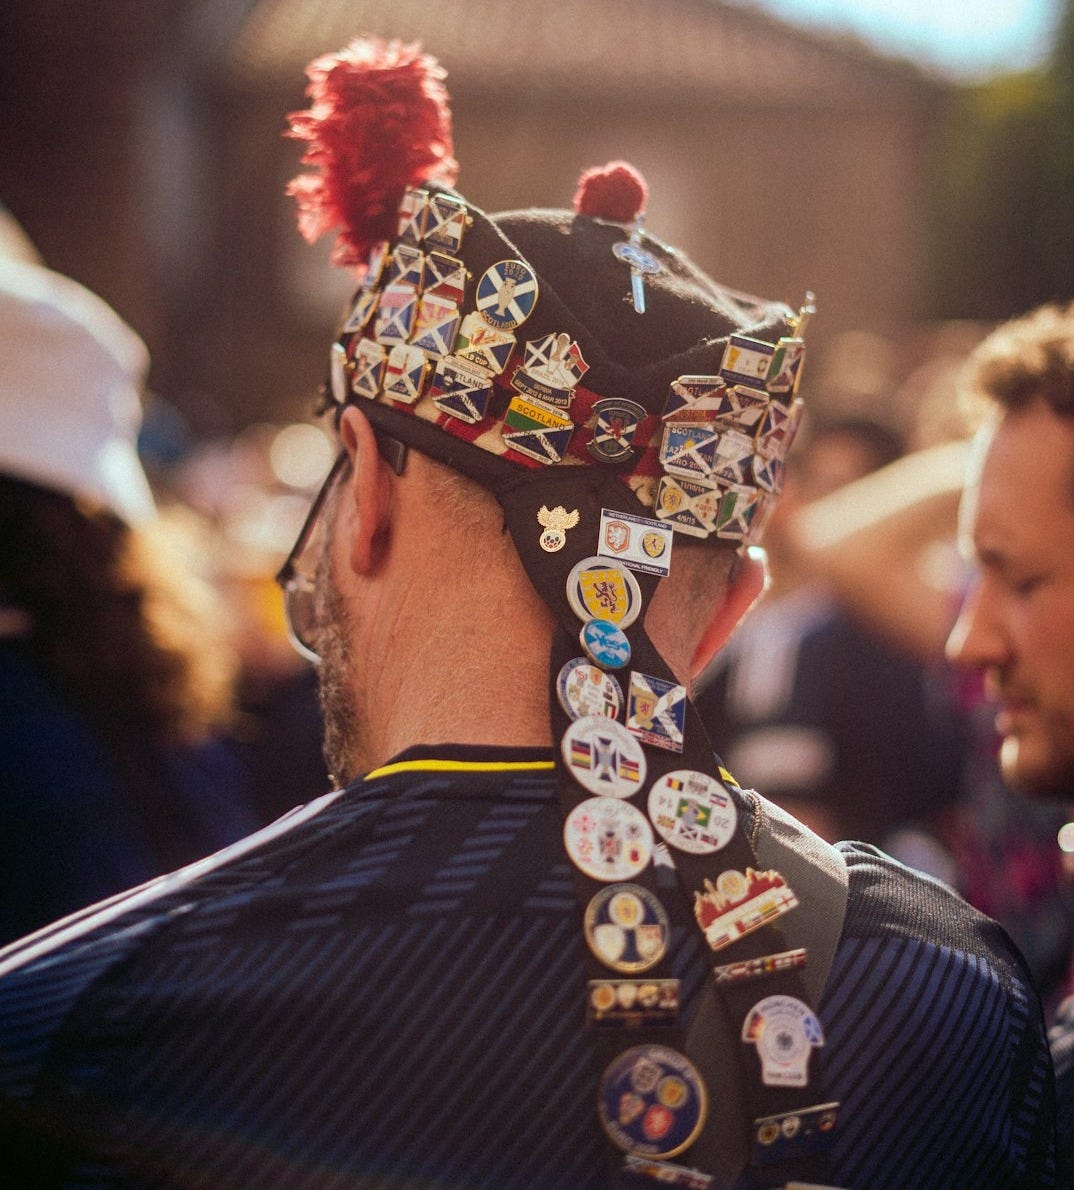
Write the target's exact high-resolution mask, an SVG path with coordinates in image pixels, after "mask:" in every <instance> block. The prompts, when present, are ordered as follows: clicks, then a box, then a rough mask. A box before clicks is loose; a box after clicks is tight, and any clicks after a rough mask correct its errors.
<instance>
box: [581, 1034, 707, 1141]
mask: <svg viewBox="0 0 1074 1190" xmlns="http://www.w3.org/2000/svg"><path fill="white" fill-rule="evenodd" d="M597 1110H598V1111H599V1113H600V1122H601V1124H602V1126H603V1128H604V1131H605V1132H606V1133H607V1134H608V1137H609V1139H610V1140H611V1141H612V1143H613V1144H615V1145H617V1146H618V1147H619V1148H620V1149H622V1150H623V1151H624V1152H626V1153H636V1154H639V1155H641V1156H645V1157H653V1158H657V1159H660V1158H664V1157H674V1156H676V1155H677V1154H679V1153H681V1152H682V1151H683V1150H684V1149H687V1148H689V1146H690V1145H692V1144H693V1142H694V1141H695V1140H696V1139H697V1137H698V1134H699V1133H700V1132H701V1129H702V1128H703V1127H704V1124H705V1115H706V1113H707V1110H708V1095H707V1093H706V1091H705V1084H704V1083H703V1082H702V1080H701V1075H700V1074H699V1073H698V1072H697V1069H696V1067H695V1066H694V1065H693V1063H692V1062H690V1060H689V1059H688V1058H685V1057H684V1056H683V1055H682V1054H680V1053H679V1052H678V1051H677V1050H673V1049H669V1048H668V1047H667V1046H666V1045H636V1046H634V1047H633V1048H632V1049H628V1050H626V1051H625V1052H624V1053H622V1054H620V1055H619V1056H618V1057H617V1058H615V1059H614V1061H612V1062H611V1063H610V1065H609V1066H608V1068H607V1069H606V1070H605V1071H604V1074H603V1075H602V1076H601V1080H600V1089H599V1091H598V1092H597Z"/></svg>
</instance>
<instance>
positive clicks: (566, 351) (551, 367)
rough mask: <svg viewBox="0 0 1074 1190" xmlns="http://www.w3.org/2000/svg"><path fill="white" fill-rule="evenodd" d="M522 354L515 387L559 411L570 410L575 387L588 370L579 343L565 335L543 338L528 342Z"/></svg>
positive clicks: (513, 380) (515, 378) (515, 376)
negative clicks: (522, 358) (522, 357)
mask: <svg viewBox="0 0 1074 1190" xmlns="http://www.w3.org/2000/svg"><path fill="white" fill-rule="evenodd" d="M523 354H524V357H525V358H524V360H523V362H522V364H521V365H520V366H519V367H518V368H516V369H515V372H514V375H513V376H512V377H511V386H512V388H514V389H515V391H516V392H520V393H523V394H524V395H525V396H527V397H532V398H533V399H534V400H535V401H543V402H544V404H546V405H551V406H553V407H554V408H556V409H569V408H570V404H571V401H572V400H573V398H574V390H575V387H576V386H577V384H578V382H579V381H580V380H581V379H582V377H583V376H584V375H585V373H586V372H588V371H589V365H588V364H587V363H586V362H585V360H584V359H583V358H582V349H581V348H580V347H579V346H578V344H577V343H576V342H575V341H574V340H573V339H572V338H571V337H570V335H568V334H567V333H566V332H563V333H561V334H558V335H544V336H543V337H542V338H540V339H531V340H530V341H529V342H527V343H526V346H525V348H524V352H523Z"/></svg>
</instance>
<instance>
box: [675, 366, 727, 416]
mask: <svg viewBox="0 0 1074 1190" xmlns="http://www.w3.org/2000/svg"><path fill="white" fill-rule="evenodd" d="M726 391H727V381H726V380H724V378H723V377H722V376H680V377H679V378H678V379H677V380H673V381H672V382H671V388H670V389H669V390H668V395H667V399H666V400H665V402H664V412H663V414H662V415H661V416H662V418H663V420H664V421H672V420H674V421H702V422H703V421H715V420H716V418H717V417H718V416H719V415H720V412H721V410H722V409H723V394H724V393H725V392H726Z"/></svg>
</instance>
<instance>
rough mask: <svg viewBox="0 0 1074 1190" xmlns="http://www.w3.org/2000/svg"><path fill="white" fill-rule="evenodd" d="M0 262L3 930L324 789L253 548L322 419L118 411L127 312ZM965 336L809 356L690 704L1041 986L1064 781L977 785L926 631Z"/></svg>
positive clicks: (290, 530) (1058, 889)
mask: <svg viewBox="0 0 1074 1190" xmlns="http://www.w3.org/2000/svg"><path fill="white" fill-rule="evenodd" d="M0 278H2V284H0V295H2V296H0V302H2V305H0V444H2V445H0V520H2V521H3V528H2V531H0V791H2V796H3V799H4V808H3V813H4V821H5V831H4V833H3V836H2V837H3V842H2V844H0V848H2V856H0V943H2V942H6V941H9V940H10V939H12V938H14V937H16V936H19V935H21V934H24V933H26V932H28V931H29V930H32V929H35V928H37V927H38V926H41V925H44V924H45V923H46V922H48V921H51V920H53V919H54V918H56V917H58V916H60V915H62V914H65V913H69V912H73V911H76V910H78V909H80V908H82V907H83V906H85V905H88V904H89V903H91V902H93V901H97V900H100V899H102V898H104V897H107V896H110V895H112V894H114V893H118V892H120V891H121V890H123V889H125V888H128V887H130V886H131V885H133V884H136V883H138V882H140V881H145V880H150V879H152V878H154V877H155V876H157V875H159V874H161V873H163V872H166V871H169V870H171V869H173V868H175V867H176V866H178V865H181V864H186V863H190V862H193V861H195V860H197V859H198V858H200V857H201V856H203V855H205V854H207V853H209V852H211V851H213V850H215V849H217V848H219V847H222V846H225V845H226V844H228V843H229V842H232V841H234V840H236V839H238V838H239V837H242V836H243V835H245V834H247V833H249V832H250V831H251V830H253V829H256V828H257V827H259V826H261V825H264V824H266V823H268V822H270V821H272V820H273V819H275V818H276V817H277V816H279V815H281V814H283V813H286V812H287V811H288V810H289V809H290V808H291V807H293V806H294V805H297V804H301V803H302V802H304V801H308V800H309V799H311V798H312V797H315V796H317V795H319V794H320V793H322V792H323V791H324V790H325V789H326V788H327V785H328V777H327V774H326V772H325V768H324V762H323V760H322V758H321V753H320V739H321V725H320V716H319V710H318V706H317V695H316V681H315V674H314V671H313V669H312V667H311V666H310V665H309V663H308V662H306V661H305V660H303V659H302V658H300V657H299V656H298V655H297V654H296V653H295V652H294V651H293V650H292V649H291V647H290V644H289V642H288V640H287V638H286V631H285V628H284V622H283V616H282V607H281V603H280V599H279V594H278V591H277V588H276V586H275V583H274V581H273V576H274V574H275V571H276V569H277V567H278V566H279V564H280V562H281V561H282V559H283V556H284V554H285V553H286V551H287V549H288V547H289V545H290V543H291V541H292V540H293V539H294V536H295V533H296V531H297V529H298V526H299V525H300V524H301V521H302V518H303V516H304V514H305V511H306V508H307V506H308V502H309V499H310V495H311V493H312V492H314V491H316V489H317V487H318V486H319V484H320V482H321V480H322V479H323V477H324V475H325V473H326V472H327V470H328V468H329V466H330V465H331V462H332V457H333V447H332V443H331V440H330V438H329V437H328V436H327V435H326V434H325V433H323V432H322V431H321V430H320V429H318V428H317V427H315V426H312V425H288V426H281V425H255V426H251V427H249V428H248V429H247V430H246V431H244V432H243V433H242V434H240V435H239V436H238V437H236V438H235V439H234V440H231V441H228V442H210V443H204V442H197V441H195V440H194V439H193V438H192V436H191V434H190V433H189V431H188V429H187V427H186V426H185V424H184V421H183V418H182V416H181V414H180V413H179V411H177V410H175V409H174V408H171V407H170V406H168V405H167V404H166V403H165V402H163V401H161V400H159V399H157V398H154V397H153V396H151V395H150V396H146V397H145V398H144V402H143V404H142V407H141V408H139V397H140V396H141V395H142V393H143V388H144V382H145V377H146V372H147V368H148V360H147V358H146V355H145V349H144V347H143V346H142V345H141V342H140V340H139V339H138V338H137V336H136V335H135V334H134V332H133V331H131V330H130V328H128V327H126V326H125V325H124V324H122V323H121V322H120V321H119V319H118V318H117V317H116V316H115V315H114V313H113V312H112V311H111V310H109V309H108V308H107V307H106V306H105V305H104V304H103V303H101V302H99V300H98V299H96V298H94V297H93V295H91V294H88V293H87V292H86V291H85V290H84V289H82V287H81V286H77V285H75V284H74V283H73V282H71V281H69V280H68V279H67V278H63V277H59V276H58V275H57V274H55V273H52V272H51V271H50V270H48V269H47V268H46V267H45V265H44V264H43V263H42V262H41V261H40V260H38V259H37V258H36V254H35V253H34V250H33V247H32V245H30V244H29V243H27V242H26V241H25V239H24V237H21V235H20V233H19V231H18V229H17V228H16V227H14V226H13V225H10V224H6V225H4V227H3V230H2V234H0ZM61 327H62V328H65V329H64V331H63V333H62V334H61V333H60V330H59V329H58V328H61ZM972 337H973V335H972V330H971V331H970V332H969V333H968V338H969V339H972ZM16 347H17V348H18V350H16ZM967 347H968V339H967V332H966V329H965V328H956V329H955V330H953V331H952V332H951V334H950V335H949V337H948V338H947V339H945V340H943V341H942V342H940V343H938V344H937V345H936V349H935V350H934V351H933V352H932V355H931V358H930V359H929V360H927V361H926V363H925V364H924V365H923V366H922V367H921V368H920V369H919V370H918V371H917V372H915V373H914V374H913V375H912V376H911V378H910V380H909V381H908V382H906V383H905V384H903V386H902V387H901V388H900V389H899V390H898V391H897V392H896V391H894V390H893V388H892V381H891V378H890V376H889V375H888V373H887V371H886V370H885V362H886V361H887V359H888V356H887V353H888V352H889V351H890V348H889V347H887V346H886V345H885V344H884V343H883V342H881V341H877V340H870V341H869V342H856V343H844V344H842V346H841V348H840V350H839V352H838V353H837V355H838V358H839V359H841V360H843V361H845V363H844V374H842V375H840V374H839V373H838V370H837V369H831V370H829V372H828V373H827V374H826V375H825V376H824V377H823V383H822V384H821V391H818V390H817V382H816V381H815V380H814V381H813V382H812V383H811V384H810V389H811V394H812V397H813V405H814V407H815V408H816V409H818V410H819V411H820V412H817V413H812V414H810V415H809V417H808V418H807V421H806V423H805V425H804V427H803V430H802V432H801V433H800V435H799V438H798V440H797V442H796V443H795V446H794V448H793V450H792V452H791V455H790V457H789V459H788V462H787V470H786V479H785V496H784V499H783V502H782V506H781V508H780V510H779V512H778V514H777V515H776V516H775V517H774V519H773V520H772V522H771V524H770V526H769V529H768V534H767V538H766V545H767V548H768V551H769V563H770V569H771V585H770V588H769V590H768V592H767V593H766V595H765V597H764V598H763V600H762V602H761V603H760V604H759V606H758V607H757V608H755V610H754V611H753V612H752V614H751V616H750V618H749V620H748V621H747V623H746V624H745V625H744V626H743V627H742V629H741V630H740V631H739V633H738V634H737V636H736V637H735V638H734V640H733V642H732V644H731V645H730V646H729V647H728V648H727V649H726V650H724V651H723V652H722V653H721V654H720V655H719V656H718V657H717V659H716V660H715V662H714V663H713V665H712V666H711V668H710V670H709V672H708V673H707V674H706V677H705V681H704V685H703V690H702V693H701V695H700V698H699V706H700V707H701V709H702V711H703V713H704V716H705V718H706V720H707V723H708V725H709V727H710V729H711V731H710V734H711V738H712V740H713V742H714V744H715V746H716V747H717V749H718V750H719V751H720V753H721V755H722V756H723V758H724V760H725V762H726V763H727V765H728V767H729V768H730V769H731V771H732V772H733V773H734V774H735V776H736V778H737V779H738V780H739V781H740V782H741V783H742V784H744V785H749V786H756V787H757V788H758V789H760V790H761V791H762V792H763V793H765V794H766V795H767V796H769V797H771V798H772V800H774V801H776V802H778V803H780V804H783V805H785V806H786V807H787V808H789V809H790V810H792V811H793V812H794V813H795V814H796V815H797V816H798V817H799V818H801V819H802V820H803V821H805V822H806V823H807V824H809V825H811V826H812V827H813V828H814V829H815V830H816V831H818V832H819V833H820V834H821V835H823V836H824V837H826V838H828V839H830V840H835V839H837V838H856V839H860V840H863V841H866V842H871V843H874V844H876V845H877V846H879V847H881V848H883V849H884V850H886V851H888V852H890V853H891V854H894V855H895V856H896V857H898V858H900V859H902V860H904V861H905V862H906V863H908V864H910V865H912V866H914V867H917V868H920V869H922V870H924V871H926V872H928V873H930V874H932V875H934V876H935V877H936V878H938V879H940V880H943V881H945V882H947V883H949V884H951V885H953V886H954V887H955V888H956V889H957V890H958V891H959V892H961V893H962V894H963V896H965V897H966V899H967V900H969V901H970V902H971V903H972V904H974V905H976V906H977V907H979V908H980V909H982V910H984V911H985V912H986V913H988V914H990V915H991V916H993V917H995V918H997V919H998V920H999V921H1000V922H1001V923H1002V924H1003V925H1004V926H1005V927H1006V928H1007V929H1008V931H1009V932H1010V933H1011V935H1012V936H1013V937H1014V939H1015V941H1016V942H1017V943H1018V945H1019V946H1020V948H1021V949H1022V951H1023V952H1024V953H1025V955H1026V957H1027V959H1028V960H1029V963H1030V965H1031V968H1032V970H1033V972H1034V974H1035V975H1036V977H1037V979H1038V982H1039V985H1040V988H1041V991H1042V994H1043V997H1044V999H1045V1001H1046V1004H1048V1005H1049V1006H1053V1007H1054V1005H1055V1004H1056V1003H1057V1002H1058V1000H1059V999H1060V997H1061V996H1062V995H1063V994H1064V993H1065V992H1066V991H1068V990H1069V986H1068V985H1069V978H1070V972H1069V959H1070V955H1071V952H1072V949H1074V938H1072V932H1074V931H1072V926H1074V912H1072V909H1074V905H1072V903H1071V885H1070V879H1069V874H1068V873H1067V872H1065V871H1064V867H1063V854H1064V853H1063V852H1062V851H1061V849H1060V846H1059V843H1058V842H1057V839H1058V838H1059V836H1060V833H1061V828H1062V827H1063V825H1064V823H1065V822H1066V820H1067V817H1068V807H1066V806H1064V805H1061V804H1060V805H1055V804H1051V805H1042V804H1035V803H1031V802H1029V801H1027V800H1024V799H1021V798H1017V797H1015V796H1014V795H1013V794H1012V793H1011V792H1010V791H1009V790H1008V789H1007V788H1006V787H1005V786H1004V784H1003V781H1002V780H1001V778H1000V775H999V771H998V768H997V765H996V757H995V748H996V741H995V739H994V734H993V729H992V726H991V720H992V716H991V713H990V711H989V708H988V706H987V703H986V701H985V699H984V696H983V693H982V690H981V687H980V683H979V681H978V680H977V679H974V678H971V677H967V676H966V675H965V674H963V673H961V672H958V671H956V670H955V669H954V668H953V667H952V666H951V664H949V663H948V662H947V661H946V660H945V657H944V641H945V640H946V637H947V635H948V633H949V631H950V628H951V626H952V625H953V623H954V621H955V618H956V614H957V610H958V607H959V603H960V599H961V596H962V594H963V593H964V591H965V588H966V584H967V582H968V581H969V573H968V570H967V567H966V565H965V563H964V562H963V561H962V560H961V558H960V555H959V552H958V550H957V548H956V533H957V526H956V512H957V502H958V493H959V488H960V486H961V479H962V474H963V469H964V464H965V447H966V440H967V437H968V435H969V433H970V430H971V428H972V427H971V426H970V424H969V423H968V422H967V421H966V420H965V419H964V418H963V417H962V416H961V414H960V412H959V410H958V407H957V403H956V401H955V399H954V397H953V384H952V379H951V378H952V375H953V371H954V368H955V365H956V364H957V361H958V359H959V356H960V355H961V354H962V353H963V352H964V350H965V349H966V348H967ZM14 361H18V363H17V366H16V364H15V362H14ZM878 409H879V410H884V411H885V413H886V416H883V417H878V416H877V414H876V410H878ZM43 426H47V427H48V433H47V435H46V434H43V433H41V432H40V431H41V427H43ZM59 426H66V427H67V432H65V433H59V432H58V430H57V427H59ZM870 481H871V486H870ZM862 485H865V486H862ZM847 493H850V494H849V496H847ZM841 499H842V502H841ZM893 514H898V515H893Z"/></svg>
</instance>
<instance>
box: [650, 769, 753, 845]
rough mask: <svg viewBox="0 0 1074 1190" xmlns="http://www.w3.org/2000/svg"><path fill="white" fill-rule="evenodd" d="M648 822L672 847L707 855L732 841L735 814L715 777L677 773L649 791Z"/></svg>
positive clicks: (662, 779)
mask: <svg viewBox="0 0 1074 1190" xmlns="http://www.w3.org/2000/svg"><path fill="white" fill-rule="evenodd" d="M649 818H650V819H651V821H652V824H653V826H654V827H656V832H657V834H658V835H659V836H660V837H661V838H662V839H663V840H664V841H665V842H667V843H670V844H671V846H672V847H677V848H678V849H679V850H680V851H689V852H691V853H692V854H693V855H707V854H709V853H710V852H713V851H719V850H720V848H721V847H726V846H727V844H728V843H729V842H730V841H731V836H732V835H733V834H734V833H735V825H736V824H737V822H738V813H737V811H736V810H735V803H734V801H733V800H732V798H731V795H730V793H728V791H727V790H726V789H725V788H724V787H723V785H721V784H720V782H719V781H717V780H716V778H715V777H710V776H709V775H708V773H698V772H695V771H694V770H692V769H676V770H675V771H674V772H673V773H667V774H666V775H665V776H663V777H661V778H660V780H659V781H657V782H656V784H655V785H654V786H653V787H652V789H651V790H650V791H649Z"/></svg>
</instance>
